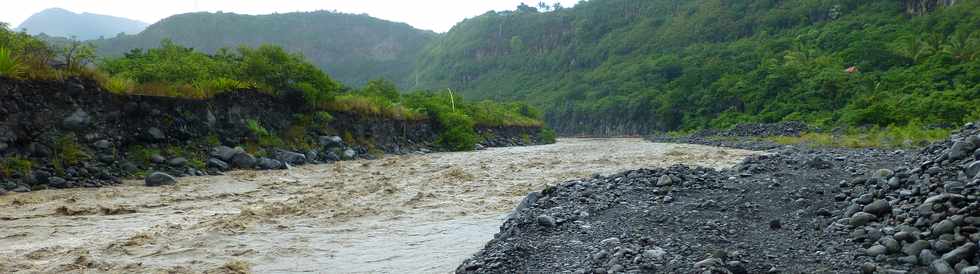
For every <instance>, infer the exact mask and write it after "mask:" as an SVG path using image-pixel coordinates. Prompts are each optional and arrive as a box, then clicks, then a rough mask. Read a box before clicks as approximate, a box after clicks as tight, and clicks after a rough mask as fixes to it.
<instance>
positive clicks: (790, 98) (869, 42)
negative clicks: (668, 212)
mask: <svg viewBox="0 0 980 274" xmlns="http://www.w3.org/2000/svg"><path fill="white" fill-rule="evenodd" d="M912 2H916V3H912ZM918 2H935V1H934V0H886V1H858V0H787V1H769V0H747V1H722V0H697V1H675V0H647V1H638V0H591V1H588V2H583V3H580V4H578V5H577V6H576V7H574V8H566V9H556V10H553V11H550V12H539V11H537V10H535V9H533V8H530V7H524V8H521V9H518V10H517V11H508V12H497V13H494V12H491V13H487V14H484V15H482V16H479V17H476V18H472V19H468V20H466V21H464V22H462V23H460V24H458V25H457V26H456V27H454V28H453V29H452V30H451V31H450V32H449V33H447V34H446V35H444V36H443V37H441V38H440V39H439V40H437V41H435V42H433V43H432V44H431V45H430V46H429V47H428V48H427V49H426V52H425V54H424V56H423V59H421V60H420V63H419V67H418V69H417V73H418V74H419V76H420V87H445V86H450V87H454V88H456V89H459V90H461V91H462V92H463V93H464V94H465V95H466V96H467V97H469V98H473V99H498V100H527V101H529V102H531V103H532V104H533V105H536V106H540V107H542V108H543V109H544V110H545V112H546V115H545V117H546V120H547V122H548V123H549V125H551V126H553V127H556V128H557V129H558V130H559V131H560V132H562V133H597V134H633V133H645V132H650V131H655V130H678V129H691V128H701V127H720V128H723V127H727V126H730V125H733V124H735V123H744V122H777V121H789V120H797V121H804V122H808V123H811V124H815V125H818V126H824V127H830V126H850V125H878V126H882V127H884V126H889V125H897V126H903V125H906V124H909V123H917V124H923V125H940V126H943V125H952V124H960V123H961V122H963V121H966V120H970V119H976V118H980V116H978V108H977V107H976V106H977V105H978V104H980V94H978V90H980V60H978V59H980V58H978V52H980V31H977V30H980V3H978V1H976V0H967V1H958V2H957V4H956V5H954V6H952V7H940V8H937V9H936V10H934V11H931V12H928V13H926V12H924V11H923V10H917V9H914V8H913V7H919V6H930V5H919V3H918Z"/></svg>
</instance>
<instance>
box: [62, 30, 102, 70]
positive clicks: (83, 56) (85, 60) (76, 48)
mask: <svg viewBox="0 0 980 274" xmlns="http://www.w3.org/2000/svg"><path fill="white" fill-rule="evenodd" d="M70 40H71V41H70V42H69V43H68V45H66V46H64V47H63V48H61V50H60V54H61V58H62V61H64V62H65V68H67V69H68V70H69V71H78V70H80V69H81V68H83V67H85V66H87V65H88V64H90V63H91V62H92V60H95V46H93V45H92V44H89V43H82V42H81V41H79V40H78V38H77V37H75V36H72V37H71V39H70Z"/></svg>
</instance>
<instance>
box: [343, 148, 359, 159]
mask: <svg viewBox="0 0 980 274" xmlns="http://www.w3.org/2000/svg"><path fill="white" fill-rule="evenodd" d="M354 157H357V151H354V150H353V149H349V148H348V149H346V150H344V156H343V158H344V160H353V159H354Z"/></svg>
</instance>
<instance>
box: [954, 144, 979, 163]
mask: <svg viewBox="0 0 980 274" xmlns="http://www.w3.org/2000/svg"><path fill="white" fill-rule="evenodd" d="M976 148H977V147H976V145H974V144H973V142H970V141H959V142H956V143H954V144H953V147H951V148H949V152H948V154H947V155H948V156H949V159H950V160H953V161H956V160H960V159H963V158H966V156H970V155H973V150H974V149H976Z"/></svg>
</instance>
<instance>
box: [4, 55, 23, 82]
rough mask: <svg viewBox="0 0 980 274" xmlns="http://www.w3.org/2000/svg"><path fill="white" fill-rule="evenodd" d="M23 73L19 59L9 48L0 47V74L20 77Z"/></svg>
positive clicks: (15, 77)
mask: <svg viewBox="0 0 980 274" xmlns="http://www.w3.org/2000/svg"><path fill="white" fill-rule="evenodd" d="M23 74H24V66H23V65H22V64H21V62H20V59H19V58H17V56H14V55H13V53H12V52H11V51H10V49H7V48H0V76H3V77H8V78H14V79H20V78H21V76H22V75H23Z"/></svg>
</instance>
